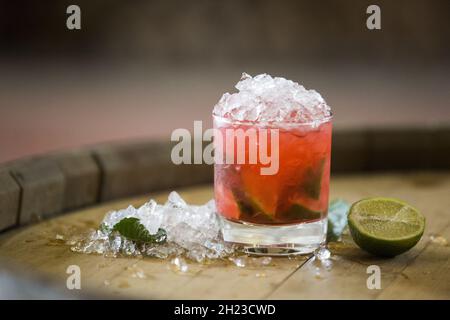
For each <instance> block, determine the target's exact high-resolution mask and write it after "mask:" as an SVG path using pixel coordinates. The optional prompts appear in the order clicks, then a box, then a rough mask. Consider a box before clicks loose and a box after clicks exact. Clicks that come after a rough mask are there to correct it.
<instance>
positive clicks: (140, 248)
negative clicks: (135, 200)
mask: <svg viewBox="0 0 450 320" xmlns="http://www.w3.org/2000/svg"><path fill="white" fill-rule="evenodd" d="M215 212H216V209H215V204H214V201H213V200H211V201H209V202H208V203H206V204H204V205H201V206H195V205H188V204H187V203H186V202H185V201H184V200H183V199H182V198H181V197H180V195H179V194H178V193H176V192H172V193H171V194H170V195H169V198H168V200H167V202H166V203H165V204H163V205H161V204H157V203H156V202H155V201H154V200H150V201H149V202H147V203H146V204H144V205H143V206H141V207H140V208H134V207H133V206H129V207H128V208H126V209H121V210H117V211H111V212H109V213H108V214H107V215H106V216H105V218H104V219H103V221H102V224H101V227H100V228H99V230H95V231H92V232H91V233H90V234H88V235H87V236H86V237H85V238H83V239H79V240H77V241H74V242H73V243H69V244H71V245H72V250H73V251H75V252H82V253H98V254H104V255H106V256H113V257H115V256H117V255H119V254H122V255H128V256H152V257H157V258H162V259H164V258H168V257H170V256H181V255H182V256H186V257H187V258H189V259H192V260H195V261H198V262H201V261H204V260H206V259H218V258H223V257H226V256H228V255H230V254H231V253H233V250H234V249H233V247H232V246H230V245H228V244H226V243H225V242H224V241H223V240H222V237H221V235H220V226H219V220H218V217H217V215H216V213H215ZM125 218H137V219H138V220H139V223H140V224H141V225H142V226H143V227H144V228H145V230H146V231H147V232H148V233H149V234H150V235H154V234H157V232H158V230H160V229H163V230H164V233H165V235H166V236H165V240H166V241H164V242H161V243H159V242H158V241H155V242H153V243H140V242H139V241H132V240H130V239H127V237H124V236H123V235H121V234H120V233H119V232H117V231H114V226H115V225H116V224H118V223H119V222H121V221H122V220H123V219H125Z"/></svg>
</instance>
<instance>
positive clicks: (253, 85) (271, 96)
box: [213, 73, 331, 123]
mask: <svg viewBox="0 0 450 320" xmlns="http://www.w3.org/2000/svg"><path fill="white" fill-rule="evenodd" d="M235 87H236V89H238V90H239V91H238V92H236V93H232V94H230V93H228V92H227V93H225V94H224V95H223V96H222V98H221V99H220V101H219V102H218V103H217V104H216V106H215V107H214V111H213V114H214V115H216V116H220V117H223V118H227V119H229V120H233V121H251V122H263V123H273V122H295V123H310V122H321V121H323V120H325V119H327V118H329V117H330V116H331V109H330V107H329V106H328V105H327V103H326V102H325V100H324V99H323V98H322V96H321V95H320V94H319V93H318V92H317V91H315V90H308V89H305V87H303V86H302V85H300V84H298V83H297V82H294V81H291V80H287V79H285V78H281V77H272V76H270V75H268V74H260V75H257V76H255V77H252V76H250V75H249V74H247V73H243V74H242V77H241V80H240V81H239V82H238V83H237V84H236V86H235Z"/></svg>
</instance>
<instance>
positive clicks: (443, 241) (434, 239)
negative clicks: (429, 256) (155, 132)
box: [430, 234, 448, 247]
mask: <svg viewBox="0 0 450 320" xmlns="http://www.w3.org/2000/svg"><path fill="white" fill-rule="evenodd" d="M430 241H431V242H432V243H434V244H438V245H441V246H444V247H445V246H448V241H447V239H445V238H444V237H443V236H440V235H438V234H432V235H430Z"/></svg>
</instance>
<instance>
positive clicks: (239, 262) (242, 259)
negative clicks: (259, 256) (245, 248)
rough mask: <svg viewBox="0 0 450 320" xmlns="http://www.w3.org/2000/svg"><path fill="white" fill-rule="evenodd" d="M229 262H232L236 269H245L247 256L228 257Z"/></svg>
mask: <svg viewBox="0 0 450 320" xmlns="http://www.w3.org/2000/svg"><path fill="white" fill-rule="evenodd" d="M230 261H232V262H233V263H234V264H235V265H236V267H239V268H245V266H246V265H247V256H239V257H230Z"/></svg>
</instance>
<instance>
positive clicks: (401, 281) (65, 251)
mask: <svg viewBox="0 0 450 320" xmlns="http://www.w3.org/2000/svg"><path fill="white" fill-rule="evenodd" d="M180 193H181V195H182V196H183V197H185V198H186V200H187V201H188V202H191V203H197V204H200V203H204V202H206V201H207V200H209V199H210V198H211V197H212V188H211V186H204V187H192V188H188V189H181V190H180ZM448 194H450V173H436V174H434V173H419V174H383V175H380V174H379V175H353V176H337V177H333V178H332V181H331V198H343V199H346V200H348V201H351V202H352V201H356V200H358V199H360V198H362V197H367V196H379V195H383V196H392V197H398V198H401V199H404V200H405V201H408V202H410V203H411V204H413V205H415V206H416V207H417V208H418V209H419V210H421V211H422V212H423V214H424V215H425V216H426V218H427V226H426V230H425V234H424V236H423V238H422V239H421V241H420V242H419V243H418V244H417V246H415V247H414V248H413V249H411V250H410V251H408V252H407V253H405V254H402V255H400V256H397V257H395V258H392V259H380V258H377V257H374V256H371V255H369V254H367V253H365V252H363V251H362V250H360V249H359V248H358V247H356V246H355V244H354V243H353V242H352V241H351V240H350V239H349V238H348V237H346V238H345V242H344V243H343V244H339V245H336V244H332V245H330V248H331V249H332V252H333V257H332V259H331V265H329V266H327V265H324V264H322V263H320V262H318V261H316V260H314V259H312V258H311V257H309V256H307V257H299V258H296V259H288V258H277V259H273V260H272V263H271V264H270V265H269V266H254V267H246V268H238V267H236V266H235V265H234V264H231V263H230V262H229V261H220V262H212V263H210V264H197V263H193V262H190V263H189V271H188V272H187V273H185V274H179V273H177V272H174V271H173V270H172V269H171V265H170V263H169V261H166V260H157V259H150V258H143V259H142V258H141V259H138V258H136V259H134V258H106V257H103V256H100V255H83V254H78V253H73V252H71V251H70V250H69V248H68V247H67V246H64V245H61V244H58V243H57V241H55V236H56V234H65V233H67V232H81V231H82V230H86V229H88V228H92V227H95V226H97V225H98V224H99V222H100V220H101V219H102V217H103V216H104V214H105V213H106V212H107V211H108V210H111V209H118V208H123V207H125V206H127V205H128V204H130V203H131V204H134V205H138V204H141V203H143V202H144V201H146V200H148V198H149V197H154V198H155V199H157V200H158V201H159V202H163V201H165V200H166V197H167V192H163V193H158V194H151V195H148V196H145V197H137V198H131V199H124V200H120V201H115V202H110V203H106V204H102V205H99V206H96V207H92V208H87V209H83V210H79V211H76V212H74V213H73V214H68V215H65V216H61V217H57V218H54V219H51V220H48V221H44V222H41V223H40V224H37V225H34V226H29V227H26V228H23V229H20V230H12V231H9V232H7V233H5V234H3V235H2V236H1V237H0V257H2V258H5V259H9V260H11V261H15V262H16V263H19V264H21V265H22V266H24V268H27V269H28V270H29V271H30V272H33V273H36V272H38V273H40V274H45V275H47V276H49V277H50V278H52V279H53V280H54V281H55V284H57V285H58V286H59V287H60V288H61V290H63V289H64V288H65V281H66V277H67V274H66V273H65V271H66V268H67V267H68V266H69V265H71V264H76V265H79V266H80V268H81V270H82V290H86V292H89V293H95V294H97V295H100V296H104V297H134V298H159V299H165V298H179V299H193V298H204V299H214V298H224V299H226V298H229V299H241V298H248V299H266V298H270V299H281V298H282V299H384V298H389V299H390V298H393V299H406V298H413V299H419V298H420V299H431V298H433V299H434V298H437V299H450V291H449V285H448V284H449V283H450V265H449V247H448V246H443V245H438V244H435V243H432V242H430V235H431V234H440V235H442V236H443V237H445V238H447V239H449V238H450V234H449V224H450V214H449V212H448V208H449V207H450V198H449V197H448ZM369 265H378V266H379V267H380V269H381V290H377V289H374V290H369V289H368V288H367V286H366V281H367V278H368V276H369V274H367V267H368V266H369ZM139 274H140V275H141V276H138V275H139Z"/></svg>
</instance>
